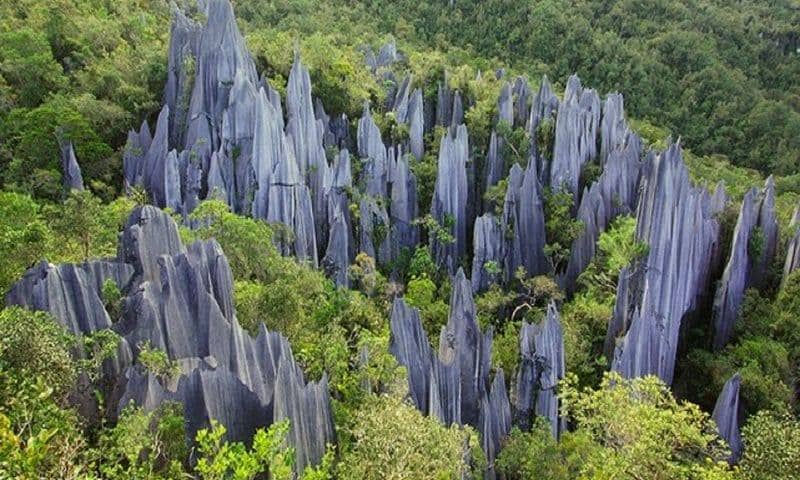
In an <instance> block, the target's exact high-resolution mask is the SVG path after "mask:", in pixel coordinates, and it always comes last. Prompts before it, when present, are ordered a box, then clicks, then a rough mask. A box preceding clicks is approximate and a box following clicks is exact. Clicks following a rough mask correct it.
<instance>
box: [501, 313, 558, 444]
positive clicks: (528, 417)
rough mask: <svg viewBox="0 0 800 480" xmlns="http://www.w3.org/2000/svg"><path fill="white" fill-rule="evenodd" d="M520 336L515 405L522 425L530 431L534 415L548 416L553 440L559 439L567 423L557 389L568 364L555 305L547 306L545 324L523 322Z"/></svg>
mask: <svg viewBox="0 0 800 480" xmlns="http://www.w3.org/2000/svg"><path fill="white" fill-rule="evenodd" d="M519 336H520V342H519V344H520V345H519V346H520V354H521V362H520V367H519V370H518V372H517V383H516V396H517V398H516V402H515V405H514V407H515V408H516V416H517V419H518V422H519V423H520V424H521V425H522V426H523V427H526V428H529V427H530V426H531V422H532V420H533V418H534V415H538V416H541V417H544V418H546V419H547V420H548V421H549V422H550V431H551V432H552V434H553V437H555V438H558V436H559V435H560V433H561V432H563V431H564V430H565V429H566V422H565V420H564V419H563V418H562V417H561V416H560V415H559V408H558V405H559V402H558V397H557V396H556V391H555V390H556V386H557V385H558V382H559V381H560V380H561V379H563V378H564V375H565V373H566V364H565V361H564V334H563V332H562V330H561V320H560V319H559V315H558V310H556V306H555V304H554V303H551V304H550V305H548V306H547V314H546V315H545V318H544V321H543V322H542V324H541V325H532V324H528V323H527V322H523V323H522V328H521V329H520V332H519Z"/></svg>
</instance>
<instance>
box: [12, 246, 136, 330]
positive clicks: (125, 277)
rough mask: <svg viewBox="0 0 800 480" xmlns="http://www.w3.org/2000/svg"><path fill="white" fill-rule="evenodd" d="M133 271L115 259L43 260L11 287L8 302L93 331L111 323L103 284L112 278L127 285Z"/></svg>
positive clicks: (71, 326) (66, 325)
mask: <svg viewBox="0 0 800 480" xmlns="http://www.w3.org/2000/svg"><path fill="white" fill-rule="evenodd" d="M133 272H134V269H133V267H132V266H131V265H128V264H124V263H119V262H113V261H98V262H90V263H82V264H67V265H53V264H51V263H48V262H47V261H42V262H40V263H39V264H38V265H36V266H34V267H33V268H31V269H30V270H28V271H27V272H26V273H25V275H24V276H23V277H22V279H21V280H20V281H19V282H17V283H16V284H15V285H14V286H13V287H12V288H11V290H10V291H9V292H8V294H7V295H6V304H7V305H19V306H22V307H26V308H29V309H31V310H41V311H45V312H48V313H50V314H52V315H53V317H55V319H56V320H57V321H58V322H59V323H60V324H61V325H62V326H64V328H66V329H67V330H69V331H70V332H71V333H73V334H76V335H81V334H90V333H93V332H96V331H97V330H102V329H104V328H108V327H110V326H111V321H112V319H111V318H110V317H109V315H108V312H107V311H106V309H105V303H104V302H103V284H104V283H105V282H106V281H108V280H112V281H114V283H116V285H117V287H118V288H120V289H123V288H125V287H126V286H127V285H128V283H129V282H130V281H131V278H132V277H133Z"/></svg>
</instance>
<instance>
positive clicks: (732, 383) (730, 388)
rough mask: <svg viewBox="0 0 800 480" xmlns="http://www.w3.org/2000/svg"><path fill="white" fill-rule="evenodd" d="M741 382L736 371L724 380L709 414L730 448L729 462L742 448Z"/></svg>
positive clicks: (737, 458)
mask: <svg viewBox="0 0 800 480" xmlns="http://www.w3.org/2000/svg"><path fill="white" fill-rule="evenodd" d="M741 383H742V379H741V377H740V376H739V374H738V373H736V374H734V375H733V376H732V377H731V378H730V379H728V381H727V382H725V386H724V387H722V392H720V394H719V397H717V403H716V404H715V405H714V412H713V413H712V414H711V418H713V419H714V422H715V423H716V424H717V429H718V430H719V435H720V437H722V438H723V439H724V440H725V441H726V442H727V443H728V446H729V447H730V449H731V456H730V457H728V461H729V462H730V463H731V464H734V463H736V462H737V461H738V460H739V457H741V456H742V451H743V450H744V445H743V444H742V435H741V433H740V432H739V410H740V407H739V388H740V386H741Z"/></svg>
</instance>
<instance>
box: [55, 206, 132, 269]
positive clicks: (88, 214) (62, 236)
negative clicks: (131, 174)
mask: <svg viewBox="0 0 800 480" xmlns="http://www.w3.org/2000/svg"><path fill="white" fill-rule="evenodd" d="M133 207H134V205H133V202H131V201H130V200H128V199H126V198H124V197H123V198H119V199H117V200H115V201H114V202H112V203H109V204H106V205H104V204H103V203H102V202H101V201H100V199H99V198H97V197H96V196H94V195H93V194H92V193H91V192H90V191H88V190H84V191H78V190H73V191H72V192H70V193H69V195H68V196H67V198H66V199H65V200H64V202H63V203H61V204H54V205H48V206H46V207H45V208H44V214H45V217H46V218H47V220H48V223H49V225H50V227H51V229H52V231H53V234H54V235H55V236H56V238H58V239H59V241H58V242H54V245H53V248H54V250H55V251H54V252H53V257H54V258H53V260H54V261H59V262H82V261H85V260H89V259H91V258H106V257H113V256H114V255H115V254H116V251H117V235H118V232H119V230H121V228H122V225H123V224H124V222H125V219H126V218H127V217H128V215H129V214H130V212H131V210H133Z"/></svg>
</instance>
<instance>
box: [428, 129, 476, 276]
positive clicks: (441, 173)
mask: <svg viewBox="0 0 800 480" xmlns="http://www.w3.org/2000/svg"><path fill="white" fill-rule="evenodd" d="M468 142H469V138H468V134H467V128H466V127H465V126H464V125H460V126H459V127H458V128H457V129H456V132H455V133H454V132H452V131H449V132H448V133H447V134H445V135H444V136H443V137H442V141H441V145H440V147H439V166H438V171H437V175H436V185H435V188H434V192H433V199H432V201H431V215H432V216H433V218H434V219H435V220H436V221H437V222H438V223H439V225H440V226H442V227H443V228H445V229H447V231H448V232H449V233H450V235H452V237H453V240H454V241H453V242H450V243H447V242H441V241H439V240H438V239H436V238H432V239H431V248H432V250H433V255H434V259H435V260H436V262H437V263H438V264H439V265H440V266H443V267H445V268H446V269H447V270H448V271H449V272H451V273H454V272H455V270H456V268H457V266H458V264H459V262H460V261H461V259H462V258H463V257H464V255H465V254H466V248H467V229H468V226H467V223H468V222H469V219H468V218H467V211H468V205H469V203H470V198H469V190H468V184H467V162H468V161H469V145H468Z"/></svg>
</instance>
